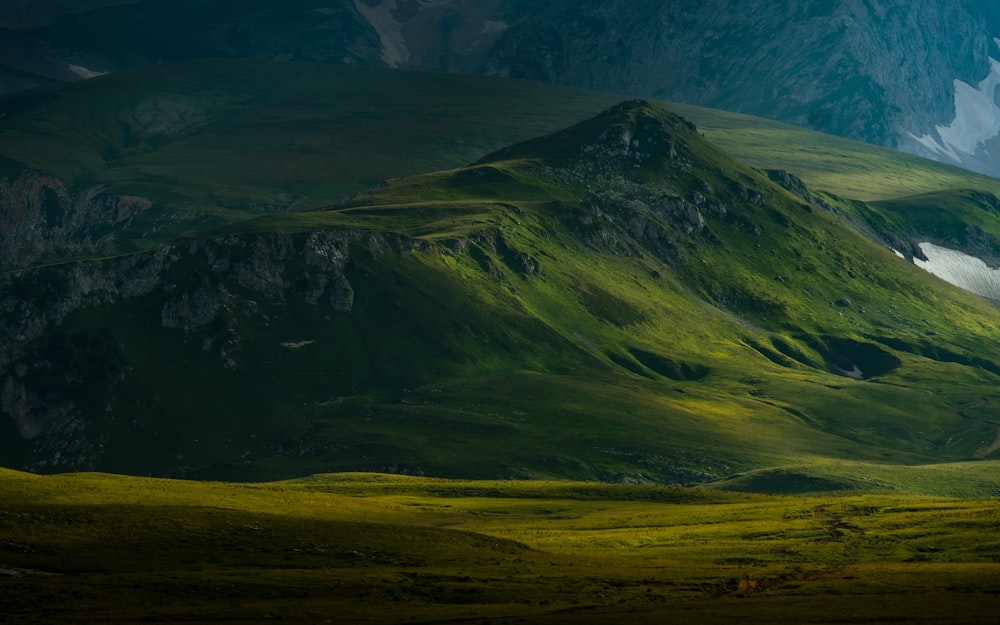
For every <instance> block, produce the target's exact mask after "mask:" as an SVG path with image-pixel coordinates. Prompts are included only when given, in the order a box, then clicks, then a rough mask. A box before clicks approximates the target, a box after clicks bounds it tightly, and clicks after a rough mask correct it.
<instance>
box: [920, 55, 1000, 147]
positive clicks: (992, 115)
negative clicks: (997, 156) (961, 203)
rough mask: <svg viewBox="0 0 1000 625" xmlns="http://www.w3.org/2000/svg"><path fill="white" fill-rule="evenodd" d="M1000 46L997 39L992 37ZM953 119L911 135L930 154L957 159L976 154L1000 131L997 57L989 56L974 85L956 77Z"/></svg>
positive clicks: (999, 67)
mask: <svg viewBox="0 0 1000 625" xmlns="http://www.w3.org/2000/svg"><path fill="white" fill-rule="evenodd" d="M993 42H994V43H995V44H996V46H997V48H1000V39H994V40H993ZM954 84H955V119H954V120H952V122H951V123H950V124H948V125H947V126H937V127H936V128H935V130H936V135H937V136H934V134H926V135H923V136H920V137H918V136H916V135H914V134H912V133H910V136H911V137H913V138H914V139H916V140H917V141H918V142H920V143H921V144H922V145H923V146H924V147H925V148H927V149H928V150H930V151H931V152H932V153H933V154H936V155H938V156H944V157H947V158H949V159H951V160H952V161H955V162H957V163H961V162H962V156H963V155H964V156H976V155H977V153H978V152H979V151H980V149H982V148H984V147H985V143H986V142H987V141H988V140H990V139H992V138H994V137H996V136H998V135H1000V105H998V104H997V90H998V88H1000V61H997V60H996V59H994V58H992V57H991V58H990V72H989V74H988V75H987V76H986V78H984V79H983V80H982V81H980V83H979V84H978V85H977V86H975V87H974V86H972V85H970V84H968V83H965V82H962V81H961V80H957V79H956V80H955V82H954Z"/></svg>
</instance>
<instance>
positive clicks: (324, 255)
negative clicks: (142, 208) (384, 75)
mask: <svg viewBox="0 0 1000 625" xmlns="http://www.w3.org/2000/svg"><path fill="white" fill-rule="evenodd" d="M352 243H359V244H360V245H362V246H364V247H365V248H366V249H369V250H373V251H376V252H377V251H378V250H383V251H393V252H397V253H406V252H409V251H412V250H415V249H424V248H426V247H427V245H426V244H425V243H422V242H419V241H413V240H409V239H404V238H401V237H395V236H392V235H383V234H376V233H368V232H363V231H338V230H323V231H316V232H311V233H308V234H301V235H290V234H275V233H269V234H262V235H241V236H229V237H223V238H219V239H209V240H201V241H196V242H193V243H191V244H189V245H175V246H163V247H160V248H158V249H156V250H153V251H150V252H145V253H139V254H133V255H128V256H123V257H118V258H112V259H108V260H103V261H82V262H71V263H64V264H61V265H56V266H51V267H47V268H40V269H27V270H21V271H15V272H8V273H6V274H0V294H2V295H0V415H2V416H3V418H4V419H9V420H10V421H12V422H13V424H14V425H15V426H16V429H17V432H18V434H19V435H20V436H21V437H22V438H23V439H24V440H26V441H30V442H31V454H30V459H29V461H28V466H29V467H30V468H32V469H35V470H76V469H93V468H94V467H95V466H98V463H99V460H100V456H101V453H102V448H103V445H104V442H105V440H106V438H107V427H106V424H102V423H101V422H100V421H101V417H100V415H101V414H103V413H104V412H105V404H106V405H107V408H106V410H107V411H111V410H112V408H111V406H112V404H113V403H114V402H115V401H116V394H117V391H116V389H117V388H118V387H119V386H120V384H121V383H122V382H123V381H125V380H126V379H127V378H128V377H129V376H130V375H131V371H132V368H133V366H134V364H133V363H132V361H131V360H130V359H129V357H128V355H127V354H126V353H125V352H124V351H123V347H122V345H120V344H119V343H118V341H117V339H115V338H114V336H113V335H112V334H111V333H98V334H93V333H92V332H90V333H83V334H80V333H77V332H75V331H73V330H69V329H66V328H65V323H66V322H67V319H68V318H70V317H71V316H72V315H73V314H74V313H80V312H81V311H84V312H85V311H95V310H102V309H106V307H108V306H112V305H114V306H119V307H128V306H130V305H132V304H130V302H141V303H142V305H141V306H140V308H141V309H143V310H145V311H147V312H146V314H145V317H142V318H138V319H135V320H134V322H135V323H136V324H138V326H139V327H147V328H156V327H159V328H162V329H164V330H166V331H168V333H172V335H174V336H176V337H177V338H178V340H180V339H181V338H183V339H184V340H195V341H196V342H197V343H198V344H199V345H200V348H201V351H202V352H205V353H207V354H210V355H213V357H214V358H215V360H216V363H217V365H218V366H220V367H221V368H223V369H230V370H232V369H236V368H237V367H238V366H239V361H240V359H241V355H240V354H241V350H242V347H243V344H244V339H245V337H244V335H243V332H245V328H248V327H249V328H266V327H267V326H268V324H269V323H270V319H269V317H268V315H267V314H266V313H265V312H263V311H262V308H263V307H265V306H267V305H277V306H281V305H286V304H293V303H297V302H298V303H301V302H305V303H306V304H308V305H311V306H316V307H318V308H320V309H325V310H327V311H329V312H330V313H331V314H350V313H351V311H352V308H353V304H354V291H353V289H352V287H351V284H350V283H349V282H348V279H347V276H346V268H347V265H348V262H349V261H350V258H351V251H350V249H351V245H352ZM102 307H105V308H102ZM95 314H97V313H95ZM241 327H242V328H244V330H241V329H240V328H241Z"/></svg>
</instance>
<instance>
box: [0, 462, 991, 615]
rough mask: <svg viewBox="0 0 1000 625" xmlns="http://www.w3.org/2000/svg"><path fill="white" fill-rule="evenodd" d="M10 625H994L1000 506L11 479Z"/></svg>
mask: <svg viewBox="0 0 1000 625" xmlns="http://www.w3.org/2000/svg"><path fill="white" fill-rule="evenodd" d="M0 497H2V499H3V501H4V505H3V509H2V510H0V531H2V535H3V537H4V543H3V544H2V546H0V614H3V615H4V620H5V622H8V623H16V624H27V623H47V624H55V623H108V622H115V623H139V622H150V621H152V622H225V623H256V622H264V621H270V620H281V621H284V622H326V621H330V622H351V623H372V624H376V623H400V622H422V623H441V622H454V621H463V622H466V621H467V622H484V621H486V620H489V622H491V623H509V624H513V623H524V622H531V623H553V624H561V623H608V622H616V623H640V624H642V623H650V624H652V623H662V622H663V618H664V616H665V615H669V617H670V618H671V619H680V620H683V621H684V622H698V623H708V624H714V623H731V622H740V623H748V624H757V623H759V624H764V623H777V622H781V623H791V622H794V623H805V624H808V623H826V624H829V623H837V624H839V623H844V624H846V623H859V622H864V623H899V622H914V623H916V622H919V623H940V624H945V623H953V624H956V625H957V624H959V623H961V624H962V625H966V624H973V625H976V624H986V623H993V622H995V616H996V611H997V609H1000V597H998V596H997V594H996V586H995V580H996V577H997V575H998V574H1000V570H998V566H1000V565H998V564H997V560H998V558H1000V542H998V540H997V518H998V513H1000V510H998V508H997V505H998V504H997V503H996V502H995V501H992V500H990V501H986V500H954V499H942V498H930V497H920V496H902V495H853V496H844V495H840V496H832V495H825V496H816V495H811V496H795V497H791V496H782V497H773V496H760V495H754V496H749V495H739V494H731V493H723V492H718V491H710V490H697V489H672V488H662V487H651V486H623V485H617V486H611V485H606V484H593V483H579V482H492V481H490V482H469V481H445V480H430V479H416V478H404V477H399V476H385V475H375V474H350V475H322V476H315V477H312V478H307V479H302V480H296V481H290V482H277V483H267V484H254V485H247V484H224V483H204V482H202V483H195V482H182V481H165V480H150V479H141V478H127V477H120V476H111V475H100V474H76V475H59V476H49V477H37V476H31V475H27V474H22V473H15V472H10V471H0Z"/></svg>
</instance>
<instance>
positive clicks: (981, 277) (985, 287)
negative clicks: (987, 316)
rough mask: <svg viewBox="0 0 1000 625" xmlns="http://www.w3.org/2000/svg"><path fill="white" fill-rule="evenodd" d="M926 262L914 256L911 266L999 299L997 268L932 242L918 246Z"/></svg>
mask: <svg viewBox="0 0 1000 625" xmlns="http://www.w3.org/2000/svg"><path fill="white" fill-rule="evenodd" d="M920 251H922V252H923V253H924V256H926V257H927V260H920V259H919V258H916V257H914V259H913V264H915V265H916V266H917V267H920V268H921V269H923V270H925V271H927V272H929V273H932V274H934V275H935V276H937V277H939V278H941V279H942V280H944V281H945V282H949V283H951V284H954V285H955V286H957V287H959V288H962V289H965V290H966V291H971V292H973V293H975V294H976V295H982V296H983V297H988V298H990V299H994V300H1000V269H993V268H991V267H990V266H989V265H987V264H986V263H984V262H983V261H982V260H981V259H979V258H976V257H975V256H969V255H968V254H965V253H963V252H959V251H957V250H951V249H948V248H946V247H941V246H940V245H934V244H933V243H921V244H920Z"/></svg>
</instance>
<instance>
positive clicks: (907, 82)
mask: <svg viewBox="0 0 1000 625" xmlns="http://www.w3.org/2000/svg"><path fill="white" fill-rule="evenodd" d="M31 4H32V5H35V6H34V7H32V10H29V9H28V8H22V9H21V10H20V12H15V13H14V14H9V11H8V14H7V15H5V14H4V13H0V19H2V20H3V22H2V23H3V24H4V25H5V28H6V30H4V31H2V32H0V41H2V45H0V49H2V50H4V52H3V53H0V93H10V92H16V91H20V90H25V89H28V88H31V87H35V86H40V85H47V84H50V83H51V82H53V81H73V80H80V79H81V78H89V77H93V76H95V75H99V74H102V73H106V72H119V71H122V70H125V69H129V68H135V67H140V66H149V65H156V64H159V63H163V62H170V61H180V60H191V59H205V58H253V59H272V60H282V61H289V60H292V61H310V62H323V63H344V64H352V65H363V66H376V65H381V66H388V67H394V68H404V69H419V70H429V71H437V72H460V73H466V74H480V75H493V76H503V77H511V78H522V79H529V80H535V81H544V82H548V83H555V84H563V85H572V86H576V87H585V88H591V89H600V90H605V91H611V92H614V93H625V94H636V95H642V96H647V97H655V98H662V99H669V100H673V101H679V102H687V103H692V104H698V105H703V106H710V107H715V108H721V109H725V110H731V111H740V112H744V113H750V114H755V115H762V116H766V117H769V118H773V119H779V120H782V121H786V122H790V123H794V124H798V125H802V126H805V127H808V128H812V129H816V130H820V131H823V132H829V133H833V134H837V135H840V136H846V137H850V138H853V139H859V140H863V141H867V142H871V143H875V144H880V145H887V146H890V147H898V148H901V149H905V150H908V151H910V152H913V153H917V154H922V155H925V156H930V157H932V158H937V159H940V160H943V161H944V162H948V163H957V164H960V165H963V166H965V167H968V168H971V169H973V170H975V171H981V172H986V173H988V174H991V175H996V174H997V172H1000V166H998V164H997V163H996V159H995V158H993V157H991V156H990V154H989V152H990V148H991V147H995V146H991V145H990V142H991V141H993V142H995V141H996V139H995V135H996V133H997V129H996V127H995V120H996V119H998V115H1000V112H998V111H1000V109H997V107H996V105H995V103H993V101H992V93H991V92H990V88H991V87H990V85H994V84H995V80H996V76H995V73H994V70H993V65H992V62H991V57H992V58H1000V48H997V47H996V44H995V42H994V38H996V37H997V36H1000V18H998V15H997V10H996V9H995V8H993V7H992V5H991V4H990V3H988V2H985V1H983V0H962V1H961V2H944V3H942V2H940V1H937V0H917V1H914V2H907V3H900V2H891V1H888V0H863V1H858V2H850V3H839V2H832V1H829V0H784V1H782V2H767V3H762V2H742V3H734V2H726V1H723V0H713V1H709V2H700V3H696V4H692V3H690V2H679V1H673V2H664V1H662V0H656V1H652V0H644V1H641V2H634V1H633V2H608V1H606V0H605V1H601V2H596V1H593V0H584V1H581V2H576V3H572V4H567V3H565V2H558V1H554V0H547V1H537V0H535V1H531V2H528V1H526V0H490V1H487V2H482V1H476V2H471V1H469V0H436V1H434V2H418V1H416V0H322V1H320V0H297V1H296V2H286V3H281V4H275V3H273V2H265V1H263V0H254V1H250V2H241V3H231V2H217V1H215V2H193V1H191V0H183V1H178V0H169V1H168V0H136V1H129V2H94V3H85V4H79V3H71V6H67V3H55V5H53V3H47V2H37V3H31ZM164 33H169V35H166V36H165V35H164ZM970 94H971V95H970ZM949 125H954V126H955V127H954V128H952V129H948V127H949ZM993 151H994V152H995V151H996V150H993Z"/></svg>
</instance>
